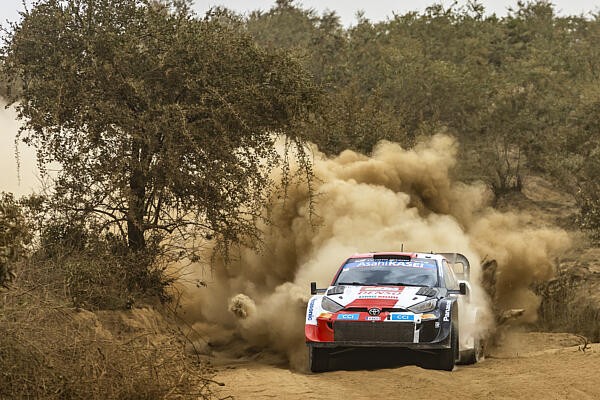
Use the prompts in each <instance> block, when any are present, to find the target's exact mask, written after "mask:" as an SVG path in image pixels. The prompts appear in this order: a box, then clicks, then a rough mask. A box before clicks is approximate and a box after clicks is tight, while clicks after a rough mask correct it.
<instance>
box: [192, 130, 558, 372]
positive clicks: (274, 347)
mask: <svg viewBox="0 0 600 400" xmlns="http://www.w3.org/2000/svg"><path fill="white" fill-rule="evenodd" d="M457 150H458V147H457V143H456V141H455V140H454V139H453V138H451V137H448V136H445V135H436V136H434V137H432V138H430V139H429V140H427V141H423V142H422V143H420V144H418V145H417V146H415V147H414V148H413V149H410V150H406V149H403V148H402V147H401V146H400V145H398V144H395V143H390V142H381V143H379V144H378V145H377V146H376V148H375V149H374V151H373V153H372V155H371V156H365V155H362V154H358V153H356V152H353V151H344V152H342V153H341V154H339V155H338V156H337V157H333V158H327V157H326V156H325V155H323V154H321V153H319V152H318V151H317V150H314V171H315V180H314V190H315V196H314V198H313V201H314V204H313V205H312V206H313V207H314V213H312V214H311V211H310V210H311V201H310V200H311V198H310V197H309V195H308V192H307V189H306V187H305V185H301V184H298V185H294V184H292V185H291V186H290V187H289V188H288V190H287V195H286V196H284V195H283V194H282V193H274V194H273V196H272V201H271V204H270V207H269V210H268V213H269V216H270V220H271V223H270V224H265V225H264V226H262V227H261V228H262V230H263V232H264V246H263V249H262V251H260V252H254V251H252V250H250V249H246V248H240V249H237V250H236V251H234V254H233V255H232V260H230V262H229V263H224V262H223V261H222V260H216V262H215V263H214V264H213V265H212V268H211V266H209V265H203V264H193V265H192V266H191V267H190V268H189V271H188V272H189V273H190V274H191V276H192V277H193V278H194V279H196V280H200V281H202V282H203V284H204V283H205V284H206V287H205V286H204V285H198V287H196V286H193V285H189V286H187V287H186V290H185V291H184V297H183V303H182V308H183V314H184V317H185V318H186V319H187V320H188V321H189V322H190V323H191V324H192V325H193V327H194V330H195V331H196V332H197V333H198V334H199V335H200V336H201V337H202V338H203V340H198V343H197V345H196V348H198V349H201V351H205V352H206V353H214V352H218V351H219V350H222V349H226V348H227V349H229V350H230V351H231V352H230V354H233V355H234V356H239V355H241V354H243V352H244V349H253V350H254V351H256V350H267V352H270V353H275V354H279V355H280V356H282V358H283V360H282V361H283V362H286V363H289V365H290V366H291V367H292V368H297V369H303V368H304V366H305V365H306V362H305V354H306V348H305V345H304V329H303V328H304V327H303V325H304V314H305V307H306V302H307V300H308V298H309V297H310V295H309V282H310V281H317V283H318V286H319V287H326V286H328V285H329V281H330V279H331V278H332V277H333V275H334V273H335V271H336V270H337V268H338V267H339V265H340V264H341V263H342V262H343V261H344V259H345V258H347V257H348V256H349V255H351V254H353V253H356V252H368V251H398V250H400V248H401V247H402V246H403V247H404V249H405V250H407V251H420V252H429V251H433V252H460V253H463V254H465V255H466V256H467V258H469V260H470V262H471V264H472V281H473V292H472V298H473V301H475V302H477V304H478V305H479V307H480V308H481V309H482V310H484V312H483V313H482V323H481V324H479V325H478V326H477V327H471V328H473V329H477V330H479V331H480V332H479V333H480V334H484V332H485V331H489V330H491V329H493V328H494V323H495V322H494V321H495V315H494V314H497V313H498V312H502V311H504V310H507V309H510V308H522V309H525V315H523V317H522V318H523V319H524V320H525V321H527V322H532V321H534V320H535V317H536V313H537V307H538V306H539V299H538V298H537V297H536V296H535V294H534V293H533V292H532V291H531V285H532V284H533V283H535V282H538V281H542V280H545V279H548V278H549V277H551V275H552V260H553V258H554V257H555V256H556V255H557V254H559V253H561V252H562V251H563V250H564V249H565V248H566V247H567V246H568V238H567V235H566V233H564V232H562V231H560V230H557V229H553V228H548V227H535V226H534V225H533V224H532V221H531V220H530V219H529V218H528V217H527V216H526V215H520V214H512V213H501V212H499V211H496V210H494V209H492V208H491V207H490V206H489V201H490V199H491V198H490V195H489V193H488V192H487V191H486V189H485V187H484V185H482V184H471V185H467V184H464V183H461V182H456V181H454V180H453V179H452V178H451V171H452V168H453V167H454V165H455V164H456V154H457ZM275 179H278V178H277V177H275ZM484 258H485V259H487V260H490V259H494V260H496V261H497V267H496V268H495V270H494V279H493V282H492V283H491V285H492V286H493V287H492V289H493V290H492V291H491V292H490V290H489V288H488V290H487V291H486V290H485V289H484V286H483V285H481V284H480V282H481V279H482V278H483V277H485V275H484V274H483V272H482V270H481V267H480V264H481V261H482V260H483V259H484Z"/></svg>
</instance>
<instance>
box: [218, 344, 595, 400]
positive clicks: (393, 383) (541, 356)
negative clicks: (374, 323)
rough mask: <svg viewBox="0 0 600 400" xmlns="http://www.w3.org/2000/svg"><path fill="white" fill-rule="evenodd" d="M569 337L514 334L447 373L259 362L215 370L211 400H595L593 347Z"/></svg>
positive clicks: (385, 367)
mask: <svg viewBox="0 0 600 400" xmlns="http://www.w3.org/2000/svg"><path fill="white" fill-rule="evenodd" d="M580 342H581V341H580V340H579V338H577V337H576V336H573V335H569V334H549V333H519V334H511V335H509V336H507V337H505V338H504V340H503V341H502V343H501V345H500V346H499V347H498V348H497V349H496V350H494V351H493V352H492V354H491V356H490V357H488V358H487V359H486V360H485V361H484V362H482V363H481V364H478V365H474V366H458V367H456V368H455V370H454V371H453V372H442V371H431V370H425V369H422V368H420V367H417V366H414V365H408V366H392V367H389V366H387V365H386V366H383V365H381V366H380V367H379V368H378V367H377V365H375V366H374V369H373V368H372V367H373V366H371V368H370V369H369V370H366V369H360V367H358V368H357V367H356V366H352V367H351V370H338V371H334V372H328V373H322V374H305V373H298V372H292V371H289V370H288V369H285V368H281V367H275V366H272V365H267V364H264V363H259V362H243V363H237V364H229V365H221V366H218V373H217V377H216V379H217V380H218V381H220V382H223V383H224V384H225V386H223V387H222V389H221V391H220V393H219V397H221V398H223V397H227V396H233V398H234V399H236V400H241V399H273V398H277V399H292V400H293V399H302V400H306V399H317V398H318V399H323V398H327V399H377V398H387V399H408V398H410V399H436V398H440V396H443V398H456V399H529V400H534V399H577V400H586V399H600V344H592V345H589V346H590V348H588V349H586V351H585V352H583V351H581V350H580V347H581V346H579V347H578V346H577V344H578V343H580Z"/></svg>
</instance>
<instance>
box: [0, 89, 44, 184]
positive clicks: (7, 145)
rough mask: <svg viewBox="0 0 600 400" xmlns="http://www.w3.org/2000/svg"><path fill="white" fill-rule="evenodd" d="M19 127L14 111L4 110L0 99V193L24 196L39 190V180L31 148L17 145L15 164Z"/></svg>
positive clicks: (33, 152)
mask: <svg viewBox="0 0 600 400" xmlns="http://www.w3.org/2000/svg"><path fill="white" fill-rule="evenodd" d="M19 127H20V123H19V121H18V120H17V113H16V111H15V109H14V108H13V107H9V108H6V102H5V101H4V100H3V99H1V98H0V192H2V191H4V192H13V193H15V194H17V195H25V194H30V193H31V192H33V191H34V190H35V189H37V188H39V186H40V183H39V182H40V180H39V179H38V176H39V171H38V168H37V166H36V157H35V150H34V149H33V147H29V146H27V145H25V144H24V143H19V146H18V152H19V159H18V163H17V157H16V154H15V137H16V135H17V131H18V130H19Z"/></svg>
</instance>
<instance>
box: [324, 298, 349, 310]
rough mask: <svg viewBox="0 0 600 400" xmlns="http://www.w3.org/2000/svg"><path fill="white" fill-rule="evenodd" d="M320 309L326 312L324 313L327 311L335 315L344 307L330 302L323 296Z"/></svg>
mask: <svg viewBox="0 0 600 400" xmlns="http://www.w3.org/2000/svg"><path fill="white" fill-rule="evenodd" d="M321 307H322V308H323V310H326V311H329V312H332V313H336V312H338V311H340V310H341V309H342V308H344V306H341V305H339V304H338V303H336V302H335V301H333V300H331V299H330V298H329V297H327V296H323V300H321Z"/></svg>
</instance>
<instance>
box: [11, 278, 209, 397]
mask: <svg viewBox="0 0 600 400" xmlns="http://www.w3.org/2000/svg"><path fill="white" fill-rule="evenodd" d="M27 268H31V266H25V267H22V268H21V273H20V274H17V279H16V280H15V283H14V284H13V285H12V287H11V288H10V289H9V290H4V291H2V292H0V398H1V399H4V398H7V399H8V398H10V399H34V398H43V399H165V398H173V399H184V398H194V399H198V398H200V399H204V398H210V388H211V385H212V381H211V380H210V379H209V378H210V376H211V372H210V371H209V370H208V369H207V368H206V366H203V365H202V364H200V362H199V361H195V360H193V359H190V358H189V357H188V356H187V355H186V354H185V350H184V348H185V343H184V339H183V337H182V336H181V335H180V334H179V333H178V332H177V331H176V330H175V329H173V328H170V325H169V324H167V323H165V321H164V319H163V317H162V316H160V314H158V313H157V312H155V311H152V310H150V309H142V310H140V309H138V310H131V311H103V312H95V313H94V312H91V311H85V310H83V309H80V308H74V307H72V303H71V302H70V300H67V298H64V297H61V296H60V295H59V294H58V293H59V290H58V289H59V288H58V286H60V285H58V284H57V285H55V286H56V287H50V286H51V285H50V284H49V283H48V281H46V283H43V284H42V283H40V282H36V281H30V280H28V279H26V278H27V277H28V276H30V275H31V274H29V273H25V272H27ZM23 269H25V272H24V271H23ZM38 273H39V271H38ZM35 275H37V273H36V274H35Z"/></svg>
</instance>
